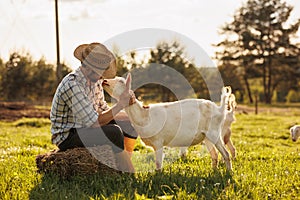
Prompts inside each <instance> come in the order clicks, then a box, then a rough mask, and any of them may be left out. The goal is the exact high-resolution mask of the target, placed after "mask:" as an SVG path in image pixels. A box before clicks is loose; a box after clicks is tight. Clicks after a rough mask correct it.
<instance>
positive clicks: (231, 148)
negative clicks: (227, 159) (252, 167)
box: [226, 139, 236, 159]
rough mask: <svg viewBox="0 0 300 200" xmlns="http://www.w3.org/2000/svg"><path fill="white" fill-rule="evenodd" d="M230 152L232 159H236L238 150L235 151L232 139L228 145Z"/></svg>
mask: <svg viewBox="0 0 300 200" xmlns="http://www.w3.org/2000/svg"><path fill="white" fill-rule="evenodd" d="M226 145H227V146H228V148H229V150H230V154H231V157H232V159H235V157H236V149H235V146H234V145H233V143H232V141H231V139H229V141H228V142H227V144H226Z"/></svg>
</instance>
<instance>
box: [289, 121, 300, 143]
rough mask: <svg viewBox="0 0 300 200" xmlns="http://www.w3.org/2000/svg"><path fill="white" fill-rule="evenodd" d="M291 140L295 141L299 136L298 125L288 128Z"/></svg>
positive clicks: (299, 129)
mask: <svg viewBox="0 0 300 200" xmlns="http://www.w3.org/2000/svg"><path fill="white" fill-rule="evenodd" d="M290 132H291V136H292V140H293V141H294V142H296V141H297V139H298V138H299V137H300V125H295V126H293V127H292V128H290Z"/></svg>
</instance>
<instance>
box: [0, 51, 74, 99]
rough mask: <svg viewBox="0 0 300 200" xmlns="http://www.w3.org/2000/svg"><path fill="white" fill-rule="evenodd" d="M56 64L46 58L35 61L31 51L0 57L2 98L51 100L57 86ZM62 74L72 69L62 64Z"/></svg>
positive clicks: (0, 90)
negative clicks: (3, 58)
mask: <svg viewBox="0 0 300 200" xmlns="http://www.w3.org/2000/svg"><path fill="white" fill-rule="evenodd" d="M55 68H56V67H55V66H54V65H52V64H49V63H47V62H46V60H45V59H44V58H41V59H39V60H38V61H34V60H33V59H32V57H31V55H30V54H29V53H26V54H22V53H18V52H14V53H12V54H11V55H10V56H9V60H8V61H7V62H4V61H3V60H2V59H0V94H1V96H0V100H2V101H40V102H41V101H50V100H51V99H52V97H53V94H54V92H55V90H56V87H57V79H56V73H55ZM62 68H63V71H62V74H63V75H66V74H67V73H69V72H70V71H71V69H70V68H68V67H67V66H66V65H65V64H62Z"/></svg>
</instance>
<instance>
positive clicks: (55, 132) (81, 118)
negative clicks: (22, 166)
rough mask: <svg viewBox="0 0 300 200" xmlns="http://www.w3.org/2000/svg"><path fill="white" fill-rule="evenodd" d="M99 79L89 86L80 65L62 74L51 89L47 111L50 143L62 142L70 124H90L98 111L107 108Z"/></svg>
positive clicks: (80, 125) (81, 126) (74, 125)
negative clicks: (63, 75) (48, 113)
mask: <svg viewBox="0 0 300 200" xmlns="http://www.w3.org/2000/svg"><path fill="white" fill-rule="evenodd" d="M102 81H103V80H99V81H97V82H96V83H95V84H92V85H90V86H89V85H88V82H87V80H86V78H85V77H84V75H83V73H82V72H81V70H80V68H78V69H77V70H76V71H74V72H72V73H70V74H68V75H67V76H66V77H64V79H63V80H62V82H61V83H60V84H59V86H58V88H57V90H56V92H55V95H54V98H53V101H52V107H51V112H50V120H51V133H52V143H53V144H56V145H59V144H60V143H61V142H63V141H64V140H65V139H66V138H67V137H68V135H69V131H70V129H71V128H84V127H90V126H92V125H93V124H94V123H95V122H96V121H97V120H98V113H99V112H102V111H104V110H107V109H108V108H109V107H108V105H107V104H106V102H105V99H104V93H103V88H102V85H101V84H102Z"/></svg>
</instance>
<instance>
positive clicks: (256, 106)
mask: <svg viewBox="0 0 300 200" xmlns="http://www.w3.org/2000/svg"><path fill="white" fill-rule="evenodd" d="M255 114H256V115H257V114H258V95H257V93H256V94H255Z"/></svg>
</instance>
